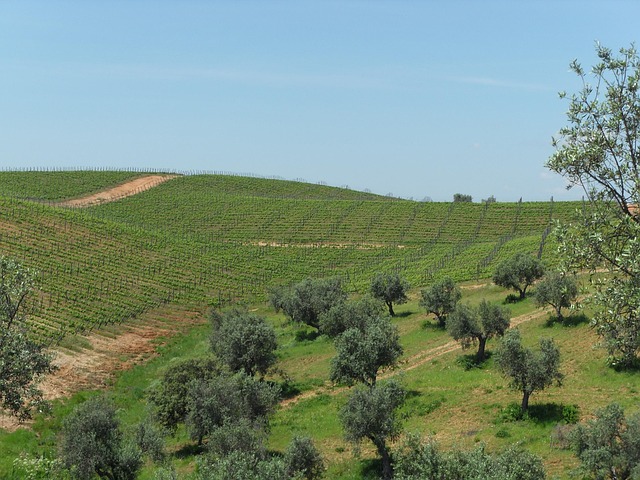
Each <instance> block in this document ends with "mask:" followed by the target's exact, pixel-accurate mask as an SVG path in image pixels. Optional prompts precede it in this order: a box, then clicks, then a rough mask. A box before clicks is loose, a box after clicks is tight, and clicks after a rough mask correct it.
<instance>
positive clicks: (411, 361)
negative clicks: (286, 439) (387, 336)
mask: <svg viewBox="0 0 640 480" xmlns="http://www.w3.org/2000/svg"><path fill="white" fill-rule="evenodd" d="M549 311H550V310H549V309H543V310H538V311H535V312H533V313H527V314H524V315H520V316H518V317H514V318H512V319H511V327H517V326H518V325H520V324H522V323H525V322H528V321H531V320H534V319H536V318H540V317H543V316H544V315H546V314H548V313H549ZM459 349H460V344H459V343H458V342H456V341H451V342H447V343H445V344H442V345H438V346H437V347H433V348H429V349H426V350H422V351H420V352H418V353H416V354H414V355H412V356H411V357H409V358H407V359H405V360H403V361H401V362H400V366H399V368H396V369H394V370H390V371H387V372H385V373H383V374H382V375H380V376H379V377H378V379H379V380H382V379H385V378H390V377H393V376H394V375H397V374H399V373H402V372H408V371H410V370H413V369H415V368H418V367H420V366H421V365H424V364H425V363H427V362H430V361H432V360H433V359H435V358H437V357H441V356H442V355H445V354H447V353H451V352H453V351H455V350H459ZM347 389H348V387H334V386H332V385H331V383H329V382H327V383H326V384H325V385H324V386H322V387H319V388H316V389H314V390H309V391H308V392H304V393H301V394H300V395H297V396H295V397H292V398H288V399H286V400H284V401H283V402H281V403H280V405H281V406H282V407H283V408H287V407H291V406H292V405H294V404H296V403H298V402H299V401H301V400H305V399H307V398H310V397H314V396H316V395H321V394H328V395H338V394H339V393H341V392H343V391H345V390H347Z"/></svg>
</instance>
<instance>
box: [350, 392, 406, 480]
mask: <svg viewBox="0 0 640 480" xmlns="http://www.w3.org/2000/svg"><path fill="white" fill-rule="evenodd" d="M405 396H406V392H405V390H404V389H403V388H402V386H400V384H398V383H397V382H395V381H393V380H390V381H388V382H386V383H384V384H380V385H377V386H374V387H371V388H362V387H361V388H357V389H356V390H355V391H354V392H353V394H352V395H351V396H350V397H349V399H348V400H347V403H346V404H345V405H344V407H342V409H341V410H340V420H341V422H342V426H343V428H344V431H345V437H346V439H347V440H348V441H350V442H353V443H354V444H356V445H358V444H359V443H360V442H361V441H362V440H363V439H368V440H371V442H372V443H373V445H374V446H375V447H376V450H377V451H378V455H380V458H381V460H382V478H384V479H385V480H389V479H391V478H392V475H393V469H392V464H391V453H390V451H389V447H388V444H387V442H388V441H389V440H393V439H395V438H396V437H397V436H398V435H399V434H400V432H401V424H400V418H399V415H398V409H399V408H400V407H401V406H402V405H403V404H404V400H405Z"/></svg>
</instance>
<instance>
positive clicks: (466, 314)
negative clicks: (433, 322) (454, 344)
mask: <svg viewBox="0 0 640 480" xmlns="http://www.w3.org/2000/svg"><path fill="white" fill-rule="evenodd" d="M510 317H511V315H510V312H509V310H508V309H507V308H504V307H500V306H499V305H495V304H491V303H488V302H487V301H486V300H484V299H483V300H482V302H481V303H480V305H478V307H477V308H474V307H470V306H469V305H458V306H457V307H456V309H455V310H454V311H453V313H452V314H451V315H450V316H449V320H448V321H447V331H448V332H449V335H451V336H452V337H453V338H454V339H455V340H457V341H459V342H460V343H461V344H462V348H463V349H465V348H469V347H470V346H471V345H472V344H473V343H475V342H477V343H478V352H477V353H476V361H477V362H482V361H483V360H484V358H485V348H486V345H487V340H489V339H490V338H492V337H494V336H500V337H501V336H502V335H504V332H505V331H506V330H507V328H509V323H510Z"/></svg>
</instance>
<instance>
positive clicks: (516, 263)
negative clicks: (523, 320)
mask: <svg viewBox="0 0 640 480" xmlns="http://www.w3.org/2000/svg"><path fill="white" fill-rule="evenodd" d="M543 275H544V267H543V266H542V262H540V260H538V259H537V258H536V257H534V256H532V255H528V254H526V253H516V254H515V255H514V256H513V257H511V258H509V259H507V260H504V261H503V262H501V263H500V264H499V265H498V266H497V267H496V271H495V272H494V273H493V283H495V284H496V285H499V286H501V287H504V288H511V289H513V290H515V291H517V292H518V293H519V294H520V299H523V298H524V297H525V295H526V294H527V288H528V287H529V286H531V285H533V282H535V281H536V280H538V279H539V278H542V276H543Z"/></svg>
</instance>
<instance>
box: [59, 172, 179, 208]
mask: <svg viewBox="0 0 640 480" xmlns="http://www.w3.org/2000/svg"><path fill="white" fill-rule="evenodd" d="M177 176H178V175H147V176H144V177H139V178H136V179H133V180H131V181H130V182H126V183H123V184H121V185H118V186H116V187H113V188H109V189H107V190H103V191H102V192H98V193H94V194H93V195H88V196H86V197H82V198H74V199H73V200H67V201H65V202H60V203H57V204H56V205H58V206H61V207H91V206H94V205H99V204H101V203H108V202H114V201H116V200H120V199H121V198H125V197H130V196H132V195H136V194H138V193H140V192H144V191H145V190H149V189H150V188H153V187H155V186H156V185H160V184H161V183H163V182H166V181H167V180H171V179H172V178H176V177H177Z"/></svg>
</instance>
